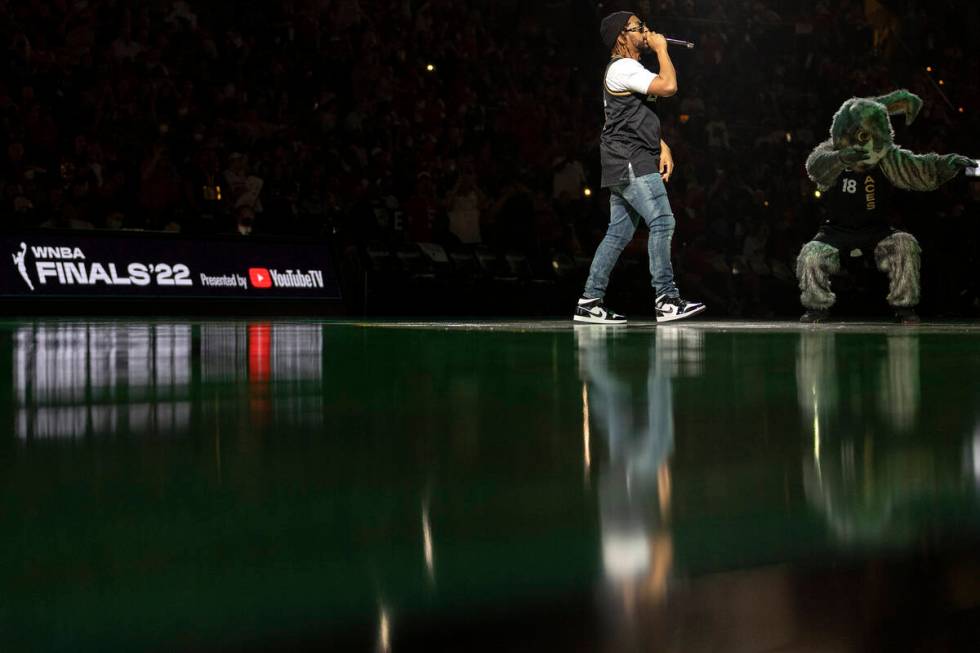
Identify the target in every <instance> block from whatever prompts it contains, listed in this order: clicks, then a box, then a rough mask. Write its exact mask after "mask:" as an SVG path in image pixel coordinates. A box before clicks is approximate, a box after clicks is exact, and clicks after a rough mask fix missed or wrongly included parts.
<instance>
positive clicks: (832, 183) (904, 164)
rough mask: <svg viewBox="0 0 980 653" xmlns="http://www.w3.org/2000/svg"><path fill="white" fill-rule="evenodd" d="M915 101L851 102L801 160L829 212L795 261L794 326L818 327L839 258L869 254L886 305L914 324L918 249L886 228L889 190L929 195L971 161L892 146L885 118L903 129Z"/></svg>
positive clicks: (907, 96) (894, 97)
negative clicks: (799, 308) (797, 319)
mask: <svg viewBox="0 0 980 653" xmlns="http://www.w3.org/2000/svg"><path fill="white" fill-rule="evenodd" d="M921 108H922V100H921V99H920V98H919V97H918V96H916V95H914V94H912V93H910V92H908V91H904V90H901V91H894V92H892V93H889V94H888V95H884V96H881V97H876V98H851V99H850V100H847V101H846V102H844V104H843V105H842V106H841V108H840V109H839V110H838V111H837V113H836V114H834V120H833V124H832V125H831V128H830V138H829V139H827V140H826V141H824V142H823V143H820V144H819V145H818V146H817V147H816V148H814V150H813V151H812V152H811V153H810V156H809V157H807V161H806V171H807V174H808V175H809V176H810V179H812V180H813V181H814V182H815V183H816V184H817V186H818V188H819V189H820V190H821V191H822V192H823V193H824V197H825V198H826V205H827V209H828V212H829V217H828V219H827V220H826V221H825V222H824V223H823V224H822V225H821V226H820V230H819V231H818V232H817V235H816V236H814V237H813V240H811V241H810V242H808V243H807V244H806V245H804V246H803V249H802V250H801V251H800V255H799V258H798V259H797V261H796V276H797V278H798V279H799V282H800V292H801V294H800V301H801V302H802V303H803V306H804V308H806V313H804V315H803V318H802V321H804V322H822V321H824V320H826V319H827V318H828V316H829V309H830V307H831V306H833V305H834V301H835V300H836V296H835V295H834V293H833V291H832V290H831V288H830V278H831V276H832V275H834V274H836V273H837V272H839V271H840V259H841V253H842V252H843V254H844V255H845V256H846V255H848V254H851V253H853V254H854V255H857V254H858V253H857V252H855V250H860V251H861V252H874V257H875V262H876V263H877V265H878V269H879V270H881V271H882V272H884V273H886V274H887V275H888V282H889V289H888V303H889V305H891V306H892V308H893V309H894V310H895V315H896V318H897V319H898V320H899V321H901V322H906V323H908V322H917V321H918V318H917V316H916V315H915V310H914V309H915V306H916V305H918V303H919V289H920V285H919V263H920V262H919V253H920V250H919V243H918V242H917V241H916V239H915V238H914V237H913V236H912V235H911V234H908V233H905V232H903V231H897V230H895V229H893V228H891V227H890V226H889V225H888V214H889V200H890V199H892V196H893V195H894V189H895V188H899V189H902V190H920V191H928V190H935V189H936V188H938V187H939V186H941V185H942V184H944V183H946V182H947V181H949V180H950V179H952V178H953V177H955V176H956V175H957V174H958V173H959V172H960V171H961V170H963V169H965V168H970V167H974V166H976V165H977V163H976V161H974V160H972V159H969V158H967V157H965V156H961V155H959V154H943V155H940V154H935V153H929V154H915V153H913V152H910V151H908V150H904V149H902V148H900V147H898V146H897V145H895V143H894V142H893V138H894V136H895V132H894V130H893V129H892V125H891V122H890V120H889V117H888V116H889V115H904V116H905V123H906V125H908V124H911V123H912V121H913V120H915V117H916V116H917V115H918V113H919V110H920V109H921Z"/></svg>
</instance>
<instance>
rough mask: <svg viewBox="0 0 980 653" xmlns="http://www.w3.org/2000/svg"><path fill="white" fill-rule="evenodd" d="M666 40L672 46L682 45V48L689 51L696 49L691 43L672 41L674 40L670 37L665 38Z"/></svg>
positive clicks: (678, 40)
mask: <svg viewBox="0 0 980 653" xmlns="http://www.w3.org/2000/svg"><path fill="white" fill-rule="evenodd" d="M664 40H665V41H667V43H670V44H671V45H680V46H683V47H685V48H687V49H688V50H693V49H694V44H693V43H691V42H690V41H682V40H680V39H672V38H669V37H666V36H665V37H664Z"/></svg>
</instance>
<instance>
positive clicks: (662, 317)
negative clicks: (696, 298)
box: [657, 304, 708, 322]
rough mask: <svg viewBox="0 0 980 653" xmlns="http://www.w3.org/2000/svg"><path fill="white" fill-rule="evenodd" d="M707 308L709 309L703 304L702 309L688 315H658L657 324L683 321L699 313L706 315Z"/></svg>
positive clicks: (689, 312) (692, 311)
mask: <svg viewBox="0 0 980 653" xmlns="http://www.w3.org/2000/svg"><path fill="white" fill-rule="evenodd" d="M706 308H708V307H707V306H705V305H703V304H702V305H701V306H700V307H698V308H695V309H693V310H690V311H687V312H686V313H682V314H680V315H658V316H657V322H673V321H675V320H683V319H685V318H689V317H694V316H695V315H697V314H698V313H704V310H705V309H706Z"/></svg>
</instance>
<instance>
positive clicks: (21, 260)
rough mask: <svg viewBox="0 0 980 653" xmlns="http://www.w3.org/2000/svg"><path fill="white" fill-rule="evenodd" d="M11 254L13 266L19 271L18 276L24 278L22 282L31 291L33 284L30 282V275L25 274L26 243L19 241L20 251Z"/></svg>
mask: <svg viewBox="0 0 980 653" xmlns="http://www.w3.org/2000/svg"><path fill="white" fill-rule="evenodd" d="M12 256H13V258H14V266H15V267H16V268H17V271H18V272H20V276H21V277H23V278H24V283H26V284H27V287H28V288H30V289H31V292H33V291H34V284H33V283H31V277H30V276H28V274H27V263H26V261H25V258H26V257H27V243H21V244H20V251H19V252H16V253H14V254H13V255H12Z"/></svg>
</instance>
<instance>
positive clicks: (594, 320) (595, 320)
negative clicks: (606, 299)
mask: <svg viewBox="0 0 980 653" xmlns="http://www.w3.org/2000/svg"><path fill="white" fill-rule="evenodd" d="M572 321H573V322H581V323H583V324H626V318H623V319H622V320H610V319H609V318H607V317H592V316H585V315H573V316H572Z"/></svg>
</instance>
